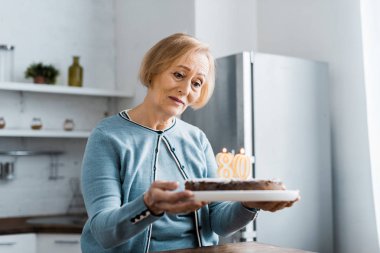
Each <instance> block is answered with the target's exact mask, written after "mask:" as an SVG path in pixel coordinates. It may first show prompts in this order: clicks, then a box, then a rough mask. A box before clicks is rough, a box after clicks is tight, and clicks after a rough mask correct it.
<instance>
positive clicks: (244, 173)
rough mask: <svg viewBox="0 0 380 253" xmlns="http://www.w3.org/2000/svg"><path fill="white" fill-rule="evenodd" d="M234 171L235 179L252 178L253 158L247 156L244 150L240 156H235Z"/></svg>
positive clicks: (241, 150) (242, 149)
mask: <svg viewBox="0 0 380 253" xmlns="http://www.w3.org/2000/svg"><path fill="white" fill-rule="evenodd" d="M232 169H233V173H234V177H235V178H238V179H242V180H246V179H248V178H249V177H250V176H251V170H252V164H251V157H250V156H248V155H246V154H245V150H244V148H241V149H240V154H237V155H235V157H234V159H233V161H232Z"/></svg>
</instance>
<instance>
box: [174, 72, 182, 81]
mask: <svg viewBox="0 0 380 253" xmlns="http://www.w3.org/2000/svg"><path fill="white" fill-rule="evenodd" d="M173 75H174V77H175V78H177V79H182V78H183V77H184V75H183V74H182V73H179V72H174V73H173Z"/></svg>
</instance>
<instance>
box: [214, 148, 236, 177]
mask: <svg viewBox="0 0 380 253" xmlns="http://www.w3.org/2000/svg"><path fill="white" fill-rule="evenodd" d="M233 159H234V155H233V154H232V153H229V152H227V149H226V148H223V150H222V152H221V153H218V154H217V155H216V162H217V164H218V176H219V177H221V178H233V176H234V172H233V170H232V167H231V165H232V161H233Z"/></svg>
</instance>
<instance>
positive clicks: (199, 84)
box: [193, 81, 202, 88]
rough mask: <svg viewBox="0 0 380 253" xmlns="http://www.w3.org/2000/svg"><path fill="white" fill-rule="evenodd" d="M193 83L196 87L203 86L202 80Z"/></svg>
mask: <svg viewBox="0 0 380 253" xmlns="http://www.w3.org/2000/svg"><path fill="white" fill-rule="evenodd" d="M193 85H194V86H195V87H197V88H199V87H201V86H202V82H200V81H196V82H194V83H193Z"/></svg>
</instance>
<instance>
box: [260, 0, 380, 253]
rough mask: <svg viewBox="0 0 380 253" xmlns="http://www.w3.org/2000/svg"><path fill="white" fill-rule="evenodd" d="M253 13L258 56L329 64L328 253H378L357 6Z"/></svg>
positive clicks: (290, 5) (268, 4)
mask: <svg viewBox="0 0 380 253" xmlns="http://www.w3.org/2000/svg"><path fill="white" fill-rule="evenodd" d="M258 13H259V20H258V26H259V28H258V45H259V50H260V51H265V52H271V53H279V54H286V55H292V56H297V57H305V58H312V59H317V60H325V61H328V62H329V65H330V73H331V77H330V86H331V87H330V104H331V109H330V110H331V121H332V166H333V190H334V195H333V199H334V200H333V201H334V225H335V231H334V232H335V233H334V235H335V236H334V237H335V238H334V239H335V251H334V252H337V253H339V252H344V253H350V252H353V253H354V252H379V246H378V241H377V233H376V220H375V214H374V205H373V196H372V180H371V167H370V160H369V149H368V147H369V143H368V130H367V112H366V98H365V87H364V73H363V60H362V59H363V54H362V41H361V27H360V26H361V23H360V22H361V21H360V5H359V0H349V1H347V0H334V1H331V0H323V1H312V0H307V1H305V0H290V1H286V2H284V1H281V0H261V1H259V2H258ZM311 229H312V228H311Z"/></svg>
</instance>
